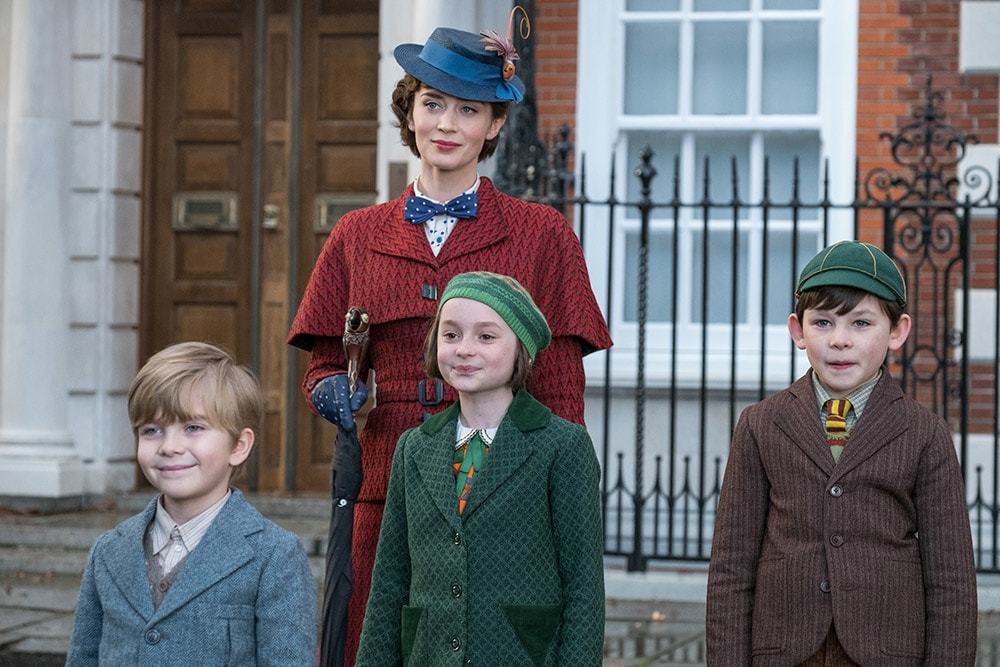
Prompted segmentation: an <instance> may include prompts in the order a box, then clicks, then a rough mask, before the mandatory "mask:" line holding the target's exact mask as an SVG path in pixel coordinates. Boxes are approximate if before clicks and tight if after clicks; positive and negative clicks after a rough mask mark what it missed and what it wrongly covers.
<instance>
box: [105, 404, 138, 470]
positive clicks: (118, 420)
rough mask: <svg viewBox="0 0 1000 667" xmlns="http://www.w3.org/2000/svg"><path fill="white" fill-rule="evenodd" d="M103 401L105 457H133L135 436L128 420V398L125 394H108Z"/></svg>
mask: <svg viewBox="0 0 1000 667" xmlns="http://www.w3.org/2000/svg"><path fill="white" fill-rule="evenodd" d="M102 400H103V402H104V411H103V416H104V424H103V428H102V429H101V433H102V436H101V437H102V440H103V442H104V443H105V446H104V457H105V458H106V459H127V458H131V459H134V458H135V436H134V435H133V434H132V426H131V424H129V421H128V400H127V398H126V396H125V394H118V393H114V394H108V395H105V396H104V398H103V399H102Z"/></svg>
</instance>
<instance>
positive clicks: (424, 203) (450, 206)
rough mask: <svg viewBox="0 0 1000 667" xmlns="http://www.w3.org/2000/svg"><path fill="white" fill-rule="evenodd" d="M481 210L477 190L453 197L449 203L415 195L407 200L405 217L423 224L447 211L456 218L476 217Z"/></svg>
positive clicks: (404, 209)
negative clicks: (441, 202) (440, 202)
mask: <svg viewBox="0 0 1000 667" xmlns="http://www.w3.org/2000/svg"><path fill="white" fill-rule="evenodd" d="M478 211H479V199H478V197H476V193H475V192H468V193H466V194H464V195H459V196H457V197H455V198H454V199H452V200H451V201H450V202H448V203H447V204H439V203H437V202H436V201H431V200H430V199H425V198H424V197H417V196H415V195H414V196H413V197H410V198H408V199H407V200H406V206H405V207H404V208H403V217H404V218H405V219H406V220H408V221H410V222H411V223H413V224H414V225H422V224H423V223H425V222H427V221H428V220H430V219H431V218H433V217H434V216H435V215H441V214H442V213H446V214H447V215H450V216H452V217H454V218H474V217H476V213H477V212H478Z"/></svg>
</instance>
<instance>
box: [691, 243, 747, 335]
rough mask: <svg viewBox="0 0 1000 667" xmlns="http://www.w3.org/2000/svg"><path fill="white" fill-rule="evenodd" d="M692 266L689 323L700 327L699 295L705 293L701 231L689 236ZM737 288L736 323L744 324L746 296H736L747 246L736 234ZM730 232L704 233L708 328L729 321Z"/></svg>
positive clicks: (741, 282)
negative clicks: (705, 235)
mask: <svg viewBox="0 0 1000 667" xmlns="http://www.w3.org/2000/svg"><path fill="white" fill-rule="evenodd" d="M691 238H692V241H693V243H692V245H693V255H694V256H693V258H692V259H693V260H694V261H693V262H692V272H691V284H692V289H691V292H692V299H691V321H692V322H697V323H700V322H701V321H702V319H701V309H702V305H703V304H702V299H703V297H702V295H703V294H704V293H705V289H704V287H705V286H704V285H703V284H702V280H703V278H704V276H703V275H702V270H701V267H702V252H703V248H702V239H703V238H704V233H703V231H702V230H700V229H699V230H695V231H694V233H693V234H692V237H691ZM739 239H740V240H739V244H740V247H739V260H738V261H739V268H738V270H739V274H738V275H739V276H740V280H739V286H738V287H737V288H736V289H737V290H738V291H737V322H745V321H746V319H747V295H746V294H741V293H739V290H741V289H744V286H745V285H746V282H747V281H746V278H745V276H746V273H747V257H748V256H749V252H748V243H747V235H746V233H744V232H740V235H739ZM732 280H733V232H732V231H731V230H728V231H710V232H709V233H708V294H709V299H708V304H707V305H708V321H709V322H710V323H711V324H725V323H731V322H732V321H733V313H732V308H733V290H732V287H733V285H732Z"/></svg>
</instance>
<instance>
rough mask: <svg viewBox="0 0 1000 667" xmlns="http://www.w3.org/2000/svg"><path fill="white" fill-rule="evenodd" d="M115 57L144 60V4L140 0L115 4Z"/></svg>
mask: <svg viewBox="0 0 1000 667" xmlns="http://www.w3.org/2000/svg"><path fill="white" fill-rule="evenodd" d="M114 9H115V16H114V19H113V20H114V23H115V44H114V55H116V56H122V57H125V58H131V59H133V60H141V59H142V35H143V17H142V11H143V4H142V2H140V1H139V0H116V2H115V4H114Z"/></svg>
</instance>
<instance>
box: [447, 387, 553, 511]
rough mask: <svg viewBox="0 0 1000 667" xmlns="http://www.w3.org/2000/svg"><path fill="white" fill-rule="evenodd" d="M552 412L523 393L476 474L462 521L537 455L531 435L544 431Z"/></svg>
mask: <svg viewBox="0 0 1000 667" xmlns="http://www.w3.org/2000/svg"><path fill="white" fill-rule="evenodd" d="M551 416H552V412H551V411H550V410H549V409H548V408H546V407H545V406H543V405H542V404H541V403H539V402H538V401H536V400H535V399H534V398H533V397H532V396H531V394H529V393H528V392H526V391H519V392H518V393H517V394H515V396H514V400H513V401H512V402H511V404H510V408H508V409H507V415H506V416H505V417H504V419H503V421H502V422H500V428H498V429H497V437H496V438H494V441H493V443H494V446H493V447H492V448H491V449H490V453H489V456H488V457H487V459H486V464H485V465H484V466H483V471H482V472H481V473H476V477H475V481H474V482H473V483H472V494H471V495H470V496H469V503H468V504H467V505H466V506H465V511H464V512H463V513H462V520H463V521H468V519H469V517H470V516H472V515H473V514H475V512H476V510H477V509H478V508H479V507H481V506H482V505H483V503H485V502H486V500H487V499H488V498H489V497H490V495H491V494H492V493H493V492H494V491H496V490H497V489H498V488H499V487H500V486H502V485H503V484H504V483H505V482H506V481H507V480H508V479H510V477H511V476H512V475H513V474H514V473H516V472H517V471H518V470H519V469H520V468H521V467H522V466H523V465H524V464H525V462H526V461H527V460H528V459H529V458H530V457H531V455H532V453H533V452H534V451H535V450H534V446H533V445H532V438H531V436H530V435H529V433H530V432H531V431H533V430H535V429H539V428H542V427H544V426H545V425H546V424H547V423H548V422H549V419H550V418H551Z"/></svg>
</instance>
